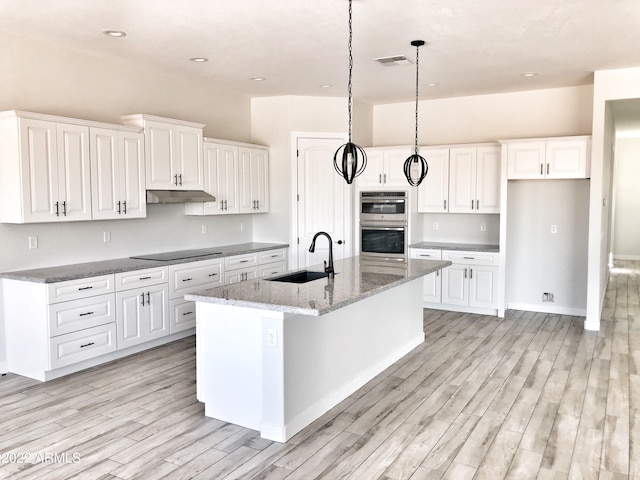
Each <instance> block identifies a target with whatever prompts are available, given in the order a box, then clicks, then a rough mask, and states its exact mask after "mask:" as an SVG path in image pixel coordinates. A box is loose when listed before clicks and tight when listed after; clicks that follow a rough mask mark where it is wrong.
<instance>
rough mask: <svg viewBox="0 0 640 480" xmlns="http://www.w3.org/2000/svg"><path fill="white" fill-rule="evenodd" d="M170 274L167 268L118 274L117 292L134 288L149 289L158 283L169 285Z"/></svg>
mask: <svg viewBox="0 0 640 480" xmlns="http://www.w3.org/2000/svg"><path fill="white" fill-rule="evenodd" d="M168 277H169V272H168V268H167V267H158V268H147V269H144V270H134V271H131V272H123V273H116V291H117V292H120V291H122V290H130V289H132V288H140V287H148V286H150V285H157V284H158V283H167V282H168Z"/></svg>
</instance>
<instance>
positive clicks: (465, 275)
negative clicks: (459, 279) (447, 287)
mask: <svg viewBox="0 0 640 480" xmlns="http://www.w3.org/2000/svg"><path fill="white" fill-rule="evenodd" d="M464 278H467V269H466V268H465V269H464Z"/></svg>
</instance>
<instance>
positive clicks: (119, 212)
mask: <svg viewBox="0 0 640 480" xmlns="http://www.w3.org/2000/svg"><path fill="white" fill-rule="evenodd" d="M121 213H122V212H121V211H120V200H118V215H120V214H121Z"/></svg>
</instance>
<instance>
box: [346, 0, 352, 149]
mask: <svg viewBox="0 0 640 480" xmlns="http://www.w3.org/2000/svg"><path fill="white" fill-rule="evenodd" d="M351 4H352V0H349V83H348V84H347V85H348V87H347V93H348V96H349V99H348V106H347V108H348V111H349V143H351V79H352V76H353V74H352V72H353V49H352V47H351V43H352V41H353V22H352V19H351V17H352V15H353V10H352V6H351Z"/></svg>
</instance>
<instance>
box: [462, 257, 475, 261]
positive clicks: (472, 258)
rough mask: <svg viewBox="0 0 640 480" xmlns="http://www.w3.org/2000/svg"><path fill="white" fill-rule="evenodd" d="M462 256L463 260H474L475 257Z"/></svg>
mask: <svg viewBox="0 0 640 480" xmlns="http://www.w3.org/2000/svg"><path fill="white" fill-rule="evenodd" d="M462 258H464V259H465V260H475V259H476V257H462Z"/></svg>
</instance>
